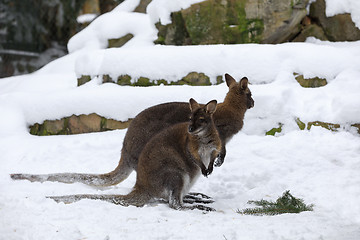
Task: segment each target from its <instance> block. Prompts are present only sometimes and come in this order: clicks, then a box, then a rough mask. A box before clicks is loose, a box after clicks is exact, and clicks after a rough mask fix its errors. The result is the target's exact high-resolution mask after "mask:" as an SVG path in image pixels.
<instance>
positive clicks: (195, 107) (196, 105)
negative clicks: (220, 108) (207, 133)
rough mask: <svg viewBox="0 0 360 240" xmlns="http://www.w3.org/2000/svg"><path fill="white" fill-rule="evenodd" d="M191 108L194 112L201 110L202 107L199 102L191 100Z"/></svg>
mask: <svg viewBox="0 0 360 240" xmlns="http://www.w3.org/2000/svg"><path fill="white" fill-rule="evenodd" d="M189 106H190V110H191V111H192V112H193V111H194V110H195V109H197V108H199V107H200V105H199V104H198V103H197V101H195V100H194V99H193V98H190V100H189Z"/></svg>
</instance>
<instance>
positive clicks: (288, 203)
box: [236, 190, 314, 216]
mask: <svg viewBox="0 0 360 240" xmlns="http://www.w3.org/2000/svg"><path fill="white" fill-rule="evenodd" d="M248 204H255V205H257V206H259V207H255V208H246V209H244V210H239V209H238V210H237V211H236V212H237V213H239V214H246V215H257V216H262V215H279V214H284V213H300V212H303V211H313V206H314V205H313V204H310V205H306V204H305V203H304V200H302V199H299V198H295V197H294V196H292V195H291V194H290V191H289V190H288V191H285V192H284V193H283V195H282V196H281V197H279V198H278V199H277V200H276V202H272V201H267V200H264V199H262V200H260V201H248Z"/></svg>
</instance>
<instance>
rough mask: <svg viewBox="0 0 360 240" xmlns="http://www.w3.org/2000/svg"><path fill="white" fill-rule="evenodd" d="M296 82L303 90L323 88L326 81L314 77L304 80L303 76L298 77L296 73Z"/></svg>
mask: <svg viewBox="0 0 360 240" xmlns="http://www.w3.org/2000/svg"><path fill="white" fill-rule="evenodd" d="M294 76H295V79H296V81H298V83H299V84H300V85H301V86H302V87H305V88H317V87H323V86H325V85H326V84H327V81H326V79H324V78H319V77H314V78H304V75H299V74H297V73H294Z"/></svg>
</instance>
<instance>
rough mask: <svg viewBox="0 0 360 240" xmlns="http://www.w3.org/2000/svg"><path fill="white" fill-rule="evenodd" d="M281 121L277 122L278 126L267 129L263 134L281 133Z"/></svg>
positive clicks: (273, 134)
mask: <svg viewBox="0 0 360 240" xmlns="http://www.w3.org/2000/svg"><path fill="white" fill-rule="evenodd" d="M282 126H283V124H282V123H279V126H278V127H277V128H272V129H271V130H269V131H267V132H266V133H265V135H267V136H275V134H276V133H281V131H282Z"/></svg>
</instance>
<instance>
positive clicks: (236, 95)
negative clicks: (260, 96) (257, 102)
mask: <svg viewBox="0 0 360 240" xmlns="http://www.w3.org/2000/svg"><path fill="white" fill-rule="evenodd" d="M225 80H226V84H227V86H228V87H229V92H228V94H227V98H231V99H230V100H231V102H232V104H239V103H245V104H246V108H247V109H250V108H252V107H254V99H252V95H251V91H250V89H249V88H248V83H249V80H248V79H247V77H243V78H242V79H241V80H240V82H236V80H235V79H234V78H233V77H232V76H230V75H229V74H227V73H226V74H225Z"/></svg>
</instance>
